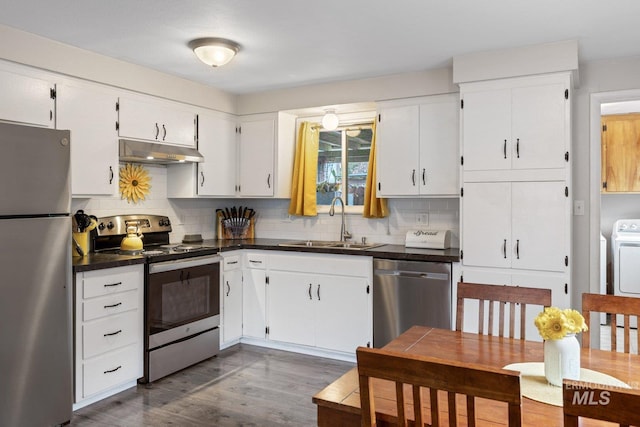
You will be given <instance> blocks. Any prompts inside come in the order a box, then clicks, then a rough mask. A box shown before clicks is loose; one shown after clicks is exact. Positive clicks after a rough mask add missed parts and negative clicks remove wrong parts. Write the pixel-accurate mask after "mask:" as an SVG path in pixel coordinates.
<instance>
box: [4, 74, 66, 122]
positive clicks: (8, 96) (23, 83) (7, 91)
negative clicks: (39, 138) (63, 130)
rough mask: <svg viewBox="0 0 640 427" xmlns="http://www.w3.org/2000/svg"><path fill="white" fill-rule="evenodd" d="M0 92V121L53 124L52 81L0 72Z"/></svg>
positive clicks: (53, 92) (53, 90) (53, 96)
mask: <svg viewBox="0 0 640 427" xmlns="http://www.w3.org/2000/svg"><path fill="white" fill-rule="evenodd" d="M0 94H2V95H1V96H0V120H2V121H9V122H16V123H24V124H29V125H35V126H42V127H48V128H53V127H54V125H55V122H54V109H55V84H54V83H52V82H50V81H47V80H43V79H39V78H34V77H30V76H25V75H20V74H14V73H12V72H7V71H0Z"/></svg>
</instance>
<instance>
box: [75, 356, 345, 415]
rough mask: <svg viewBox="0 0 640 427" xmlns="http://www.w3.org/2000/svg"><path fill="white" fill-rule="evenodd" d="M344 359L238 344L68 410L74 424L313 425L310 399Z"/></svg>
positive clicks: (342, 370)
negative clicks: (155, 377)
mask: <svg viewBox="0 0 640 427" xmlns="http://www.w3.org/2000/svg"><path fill="white" fill-rule="evenodd" d="M354 366H355V365H354V364H353V363H349V362H342V361H336V360H331V359H325V358H320V357H314V356H307V355H300V354H296V353H291V352H286V351H280V350H273V349H266V348H262V347H256V346H250V345H246V344H239V345H236V346H234V347H231V348H228V349H225V350H223V351H221V352H220V354H219V355H218V356H216V357H212V358H211V359H208V360H205V361H203V362H201V363H199V364H197V365H194V366H191V367H189V368H187V369H184V370H182V371H180V372H176V373H175V374H172V375H169V376H168V377H165V378H162V379H160V380H157V381H156V382H154V383H152V384H148V385H142V384H140V385H138V386H137V387H134V388H131V389H129V390H125V391H123V392H121V393H118V394H117V395H114V396H112V397H110V398H108V399H105V400H102V401H100V402H97V403H94V404H93V405H89V406H87V407H85V408H82V409H80V410H78V411H76V412H74V413H73V418H72V419H71V425H72V426H92V427H94V426H97V427H101V426H105V427H106V426H110V427H112V426H123V427H124V426H126V427H135V426H154V427H155V426H180V427H190V426H216V427H217V426H220V427H226V426H261V427H262V426H265V427H268V426H297V427H299V426H316V425H317V421H316V406H315V405H314V404H313V403H312V402H311V398H312V396H313V395H314V394H315V393H317V392H318V391H320V390H321V389H323V388H324V387H326V386H327V385H328V384H330V383H331V382H333V381H334V380H335V379H336V378H338V377H339V376H341V375H342V374H344V373H345V372H347V371H348V370H349V369H351V368H353V367H354Z"/></svg>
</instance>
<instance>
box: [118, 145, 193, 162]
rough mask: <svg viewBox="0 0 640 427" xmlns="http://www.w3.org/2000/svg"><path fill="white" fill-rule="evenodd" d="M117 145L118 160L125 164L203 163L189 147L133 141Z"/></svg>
mask: <svg viewBox="0 0 640 427" xmlns="http://www.w3.org/2000/svg"><path fill="white" fill-rule="evenodd" d="M119 145H120V160H121V161H126V162H138V163H160V164H173V163H185V162H190V163H195V162H203V161H204V157H203V156H202V154H200V153H199V152H198V150H196V149H195V148H190V147H182V146H179V145H170V144H159V143H156V142H145V141H137V140H134V139H121V140H119Z"/></svg>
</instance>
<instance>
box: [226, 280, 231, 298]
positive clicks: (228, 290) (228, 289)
mask: <svg viewBox="0 0 640 427" xmlns="http://www.w3.org/2000/svg"><path fill="white" fill-rule="evenodd" d="M229 292H231V286H229V281H228V280H227V296H229Z"/></svg>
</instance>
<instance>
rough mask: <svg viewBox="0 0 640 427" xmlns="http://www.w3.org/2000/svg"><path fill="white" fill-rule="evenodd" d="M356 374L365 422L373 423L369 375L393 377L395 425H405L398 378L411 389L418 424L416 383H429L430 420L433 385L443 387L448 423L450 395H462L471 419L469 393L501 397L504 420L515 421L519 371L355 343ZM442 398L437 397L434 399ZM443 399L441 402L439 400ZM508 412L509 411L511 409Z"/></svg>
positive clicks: (434, 411) (452, 416)
mask: <svg viewBox="0 0 640 427" xmlns="http://www.w3.org/2000/svg"><path fill="white" fill-rule="evenodd" d="M356 355H357V359H358V376H359V381H360V399H361V408H362V420H363V425H365V426H374V425H376V413H375V398H374V390H373V388H372V384H373V383H372V381H371V379H372V378H379V379H383V380H388V381H393V382H394V383H395V390H396V406H397V414H398V423H399V425H406V423H407V422H408V420H406V414H407V411H406V409H405V405H406V399H405V398H404V387H403V385H404V384H410V385H411V387H412V394H413V418H414V422H416V425H423V424H424V422H425V419H424V416H423V413H422V412H423V406H424V404H425V403H426V402H424V401H423V398H422V394H423V393H422V389H423V388H428V389H429V404H430V407H431V410H430V413H431V425H432V426H437V425H439V417H440V410H439V407H438V403H439V402H438V390H442V391H445V392H446V393H447V412H448V414H449V424H450V425H452V426H456V425H459V423H460V422H462V421H461V419H459V418H458V408H457V406H456V395H457V394H461V395H465V396H467V405H466V408H467V418H468V423H469V424H468V425H471V426H473V425H475V414H476V410H475V406H474V404H475V401H474V398H475V397H481V398H484V399H490V400H496V401H499V402H504V403H505V404H506V406H507V407H508V408H509V409H508V411H509V414H510V415H509V417H510V424H509V425H510V426H520V425H521V402H522V397H521V393H520V373H519V372H515V371H509V370H504V369H497V368H492V367H487V366H482V365H476V364H469V363H464V364H463V363H460V362H456V361H451V360H444V359H437V358H433V357H426V356H419V355H414V354H408V353H399V352H393V351H389V350H384V349H371V348H365V347H359V348H358V349H357V351H356ZM440 403H443V402H440ZM443 404H444V403H443ZM512 412H513V413H512Z"/></svg>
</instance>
